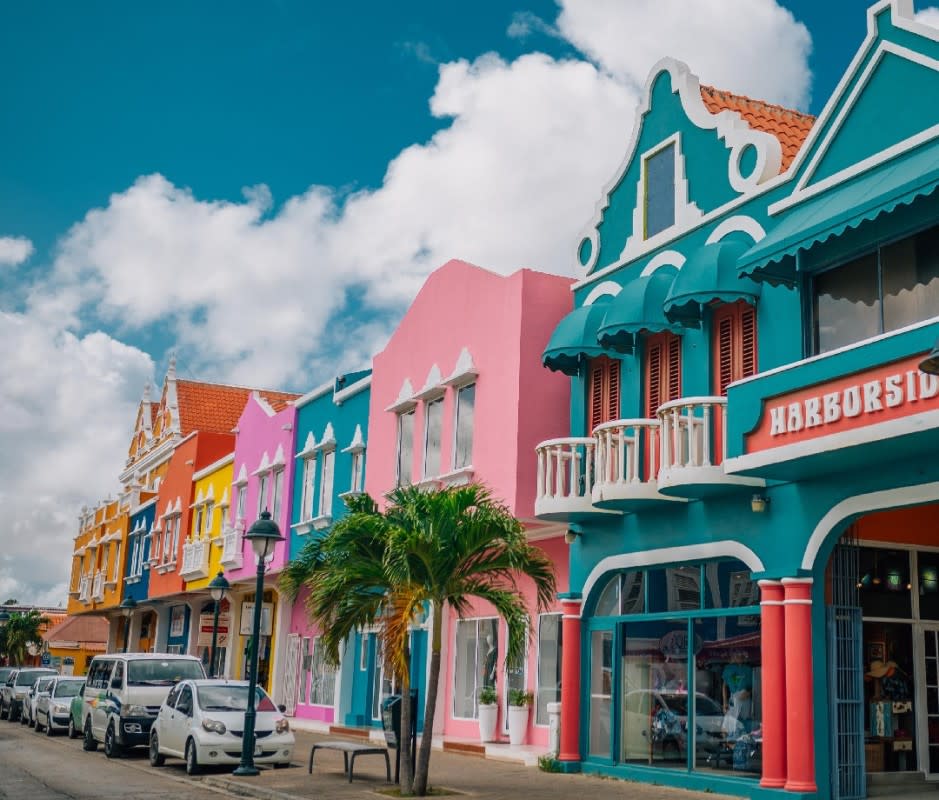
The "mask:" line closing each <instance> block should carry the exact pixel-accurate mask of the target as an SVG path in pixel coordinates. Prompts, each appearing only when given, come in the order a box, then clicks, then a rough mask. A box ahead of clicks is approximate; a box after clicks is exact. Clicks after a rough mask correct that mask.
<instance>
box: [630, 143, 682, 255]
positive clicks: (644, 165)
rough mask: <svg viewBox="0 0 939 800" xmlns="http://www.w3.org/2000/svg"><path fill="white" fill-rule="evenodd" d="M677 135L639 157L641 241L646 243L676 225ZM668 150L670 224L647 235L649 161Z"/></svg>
mask: <svg viewBox="0 0 939 800" xmlns="http://www.w3.org/2000/svg"><path fill="white" fill-rule="evenodd" d="M678 143H679V134H678V133H675V134H673V135H672V136H669V137H668V138H667V139H663V140H662V141H661V142H659V143H658V144H657V145H655V147H652V148H651V149H649V150H646V152H644V153H643V154H642V155H641V156H640V159H641V160H640V174H639V184H640V193H641V197H642V210H641V213H642V228H641V231H642V241H644V242H648V241H652V240H655V239H656V237H661V236H662V234H664V233H667V232H668V231H670V230H672V229H674V228H675V227H676V226H677V225H678V217H679V215H678V205H679V204H678V152H679V147H678ZM668 148H672V224H671V225H667V226H665V227H664V228H662V230H660V231H656V232H655V233H653V234H649V233H648V228H649V161H651V160H652V159H653V158H655V157H656V156H658V155H661V154H662V153H663V152H664V151H665V150H667V149H668Z"/></svg>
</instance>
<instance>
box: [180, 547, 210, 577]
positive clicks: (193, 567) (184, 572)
mask: <svg viewBox="0 0 939 800" xmlns="http://www.w3.org/2000/svg"><path fill="white" fill-rule="evenodd" d="M209 546H210V545H209V543H208V542H207V541H204V540H202V539H199V540H197V541H195V542H186V543H185V544H184V545H183V565H182V569H180V571H179V574H180V576H181V577H182V578H183V579H184V580H187V581H194V580H197V579H199V578H208V577H209Z"/></svg>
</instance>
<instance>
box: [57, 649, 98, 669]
mask: <svg viewBox="0 0 939 800" xmlns="http://www.w3.org/2000/svg"><path fill="white" fill-rule="evenodd" d="M103 652H104V651H103V650H102V649H96V650H89V649H84V648H82V647H77V648H73V647H50V648H49V655H51V656H52V657H53V658H66V657H67V658H71V659H73V660H74V661H75V665H74V667H73V668H72V674H73V675H87V674H88V662H90V661H91V659H92V658H94V657H95V656H96V655H99V654H100V653H103Z"/></svg>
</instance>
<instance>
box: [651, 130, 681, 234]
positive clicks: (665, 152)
mask: <svg viewBox="0 0 939 800" xmlns="http://www.w3.org/2000/svg"><path fill="white" fill-rule="evenodd" d="M643 167H644V176H643V177H644V180H645V187H644V188H645V191H644V198H645V226H646V227H645V238H646V239H651V238H652V237H653V236H655V235H656V234H657V233H661V232H662V231H664V230H666V229H667V228H671V227H672V225H674V224H675V145H674V143H670V144H667V145H665V147H663V148H661V149H660V150H658V151H657V152H655V153H653V154H652V155H651V156H648V157H647V158H646V159H645V161H644V162H643Z"/></svg>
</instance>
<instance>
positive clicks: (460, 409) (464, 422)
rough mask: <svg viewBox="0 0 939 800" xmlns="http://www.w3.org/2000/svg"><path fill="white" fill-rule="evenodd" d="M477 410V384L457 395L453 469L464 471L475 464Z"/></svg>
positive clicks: (466, 387) (462, 389) (460, 390)
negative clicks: (475, 415) (475, 420)
mask: <svg viewBox="0 0 939 800" xmlns="http://www.w3.org/2000/svg"><path fill="white" fill-rule="evenodd" d="M475 410H476V384H475V383H471V384H470V385H469V386H463V387H461V388H460V389H459V390H458V391H457V393H456V426H455V427H456V434H455V436H454V446H453V468H454V469H463V468H464V467H468V466H470V465H471V464H472V463H473V417H474V413H475Z"/></svg>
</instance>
